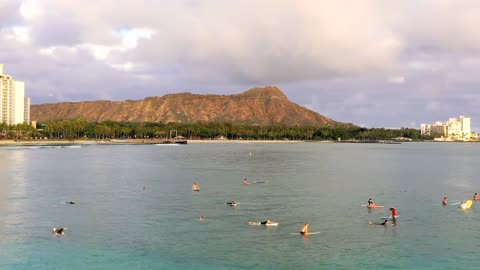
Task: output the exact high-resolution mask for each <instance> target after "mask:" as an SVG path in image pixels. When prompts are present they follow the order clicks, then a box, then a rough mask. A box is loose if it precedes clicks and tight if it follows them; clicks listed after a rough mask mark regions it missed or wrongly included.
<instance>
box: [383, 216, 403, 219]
mask: <svg viewBox="0 0 480 270" xmlns="http://www.w3.org/2000/svg"><path fill="white" fill-rule="evenodd" d="M399 216H400V215H396V216H395V218H398V217H399ZM382 219H392V216H389V217H382Z"/></svg>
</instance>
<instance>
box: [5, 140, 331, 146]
mask: <svg viewBox="0 0 480 270" xmlns="http://www.w3.org/2000/svg"><path fill="white" fill-rule="evenodd" d="M304 142H306V141H297V140H295V141H294V140H288V141H286V140H187V144H190V143H192V144H201V143H304ZM323 142H331V141H323ZM126 144H132V145H135V144H138V145H143V144H175V143H171V142H166V141H165V140H151V139H130V140H115V139H112V140H20V141H15V140H0V147H2V146H42V145H126Z"/></svg>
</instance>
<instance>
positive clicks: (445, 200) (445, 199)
mask: <svg viewBox="0 0 480 270" xmlns="http://www.w3.org/2000/svg"><path fill="white" fill-rule="evenodd" d="M442 204H443V205H448V199H447V197H445V198H443V201H442Z"/></svg>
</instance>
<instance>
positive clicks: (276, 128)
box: [0, 118, 431, 141]
mask: <svg viewBox="0 0 480 270" xmlns="http://www.w3.org/2000/svg"><path fill="white" fill-rule="evenodd" d="M0 127H1V129H0V134H2V138H10V139H12V138H32V137H47V138H50V139H69V140H73V139H75V140H78V139H87V140H88V139H122V138H123V139H126V138H137V139H138V138H160V139H162V138H168V137H169V136H170V131H171V130H177V131H178V135H182V136H184V137H185V138H187V139H216V138H218V137H220V136H224V137H225V138H226V139H234V140H235V139H237V140H238V139H243V140H338V139H341V140H342V141H345V140H362V141H369V140H391V139H393V138H408V139H412V140H423V139H431V138H430V137H422V136H420V131H419V130H418V129H411V128H401V129H384V128H371V129H367V128H362V127H358V126H343V127H331V126H323V127H312V126H293V127H291V126H284V125H270V126H253V125H245V124H237V123H206V122H200V123H168V124H165V123H152V122H146V123H138V122H113V121H105V122H101V123H91V122H87V121H86V120H85V119H82V118H78V119H71V120H52V121H48V122H46V123H43V124H39V125H38V128H39V130H37V131H35V130H33V129H32V128H31V127H29V126H28V125H17V126H10V127H9V126H6V125H2V126H0Z"/></svg>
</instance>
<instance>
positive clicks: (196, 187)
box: [192, 182, 200, 191]
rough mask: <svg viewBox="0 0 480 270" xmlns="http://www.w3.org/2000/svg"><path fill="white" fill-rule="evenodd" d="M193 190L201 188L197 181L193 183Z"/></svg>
mask: <svg viewBox="0 0 480 270" xmlns="http://www.w3.org/2000/svg"><path fill="white" fill-rule="evenodd" d="M192 190H193V191H197V190H200V187H199V186H198V184H197V183H196V182H195V183H193V186H192Z"/></svg>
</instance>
